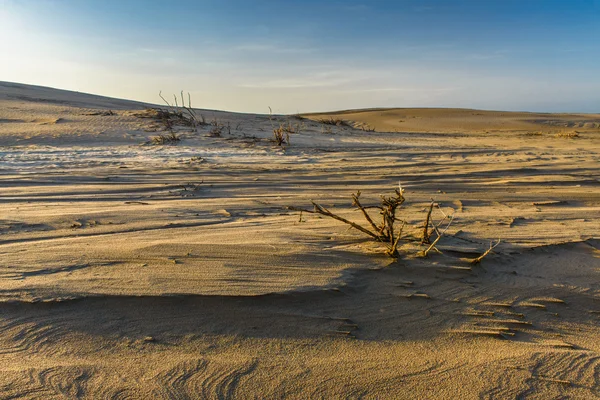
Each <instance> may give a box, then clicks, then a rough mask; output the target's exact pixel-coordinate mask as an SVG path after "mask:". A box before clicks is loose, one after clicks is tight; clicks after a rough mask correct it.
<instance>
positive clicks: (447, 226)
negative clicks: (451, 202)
mask: <svg viewBox="0 0 600 400" xmlns="http://www.w3.org/2000/svg"><path fill="white" fill-rule="evenodd" d="M440 211H441V209H440ZM442 214H443V211H442ZM446 218H449V221H448V224H447V225H446V227H445V228H444V230H443V231H441V232H440V231H439V230H438V227H439V224H438V225H437V226H435V225H434V229H435V231H436V233H437V237H436V238H435V240H434V241H433V243H431V244H430V245H429V247H428V248H427V249H426V250H424V251H422V252H421V253H420V254H419V255H420V256H421V257H427V255H428V254H429V252H430V251H431V250H435V251H437V252H438V253H441V251H440V250H439V249H438V248H437V247H435V245H436V244H437V243H438V242H439V241H440V239H441V238H442V236H443V235H444V233H446V231H447V230H448V228H450V225H451V224H452V221H453V219H454V216H452V215H450V216H447V215H446V214H444V219H442V221H445V220H446ZM440 224H441V222H440Z"/></svg>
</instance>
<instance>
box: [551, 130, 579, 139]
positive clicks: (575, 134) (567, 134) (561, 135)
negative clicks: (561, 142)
mask: <svg viewBox="0 0 600 400" xmlns="http://www.w3.org/2000/svg"><path fill="white" fill-rule="evenodd" d="M556 137H559V138H564V139H575V138H578V137H579V132H577V131H571V132H559V133H557V134H556Z"/></svg>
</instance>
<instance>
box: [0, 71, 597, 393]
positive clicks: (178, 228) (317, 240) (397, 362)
mask: <svg viewBox="0 0 600 400" xmlns="http://www.w3.org/2000/svg"><path fill="white" fill-rule="evenodd" d="M146 107H147V105H145V104H141V103H136V102H131V101H125V100H117V99H109V98H104V97H99V96H92V95H87V94H82V93H75V92H67V91H60V90H56V89H49V88H40V87H35V86H29V85H21V84H12V83H5V82H0V209H1V210H2V212H1V214H0V361H1V365H0V398H28V399H29V398H39V399H51V398H90V399H98V398H139V399H148V398H182V399H183V398H218V399H224V398H296V399H305V398H440V399H454V398H465V399H469V398H557V397H558V398H565V397H568V398H581V399H589V398H594V397H600V328H599V322H600V283H599V282H600V280H599V277H600V236H599V235H600V233H599V232H600V222H599V221H600V129H599V126H600V115H591V114H577V115H575V114H527V113H507V112H491V111H489V112H488V111H475V110H447V109H394V110H366V111H360V110H359V111H348V112H340V113H333V114H328V115H324V114H318V115H317V114H313V115H309V116H306V117H308V118H301V117H297V116H294V117H292V116H279V115H278V116H273V117H272V120H270V118H269V116H267V115H251V114H235V113H226V112H218V111H208V110H197V113H198V114H203V115H204V116H205V118H206V120H207V121H213V120H214V121H218V123H220V124H223V125H224V129H223V133H222V135H221V137H212V136H211V135H210V130H211V129H212V127H211V126H210V125H209V126H202V127H199V128H198V129H197V130H191V129H189V128H185V127H179V128H177V130H178V134H179V135H180V137H181V139H182V140H181V141H180V142H178V143H177V144H175V145H149V144H146V143H147V142H148V141H149V140H150V138H151V137H152V136H156V135H158V134H160V133H162V132H161V129H162V128H161V125H160V123H158V122H157V121H155V120H153V119H149V118H141V117H140V115H141V114H142V113H143V110H144V109H145V108H146ZM109 110H110V111H111V112H108V111H109ZM330 117H333V118H334V119H335V118H338V119H342V120H344V121H345V122H344V123H341V124H340V125H327V124H323V123H321V122H319V120H320V119H323V118H330ZM401 121H402V122H401ZM280 123H291V124H293V125H298V126H300V128H301V131H300V133H295V134H292V136H291V145H290V146H287V147H284V148H280V147H278V146H276V145H274V144H273V143H272V142H271V141H270V138H271V137H272V124H275V125H278V124H280ZM227 126H228V128H227ZM361 128H363V129H366V130H363V129H361ZM371 129H375V131H371ZM573 136H576V137H573ZM399 183H401V184H402V187H403V188H404V189H405V191H406V192H405V196H406V198H407V202H406V204H405V207H404V208H403V209H402V211H401V214H402V218H404V219H406V220H407V222H408V224H407V227H406V232H407V235H408V236H411V235H412V236H415V237H417V236H418V234H419V231H420V228H419V227H420V226H422V224H423V221H424V218H425V215H426V212H427V209H428V204H429V202H430V199H431V198H434V199H435V201H436V202H438V203H439V204H440V207H441V209H442V210H444V212H446V213H448V214H452V215H453V216H454V222H453V223H452V225H451V226H450V228H449V229H448V231H447V232H446V235H445V236H444V237H442V239H441V240H440V242H439V245H438V247H439V249H440V251H441V252H442V253H443V254H438V253H435V252H432V253H431V254H430V255H429V256H428V257H427V258H419V257H417V256H416V253H417V252H418V251H419V250H421V249H422V248H421V247H420V246H418V245H417V244H415V243H412V242H409V241H407V242H405V243H403V244H402V247H401V249H400V253H401V255H400V258H399V259H398V260H397V261H394V260H393V259H391V258H389V257H387V256H386V255H384V254H383V246H382V245H381V244H379V243H376V242H373V241H370V240H369V239H368V238H367V237H365V236H364V235H362V234H360V233H359V232H357V231H356V230H351V229H348V226H346V225H343V224H341V223H339V222H338V221H335V220H332V219H327V218H319V216H317V215H312V214H306V213H304V214H303V215H302V216H300V215H299V212H296V211H291V210H289V209H288V208H287V207H290V206H294V207H309V206H310V201H311V200H314V201H317V202H319V203H320V204H322V205H324V206H326V207H328V208H329V209H331V210H333V211H335V212H336V213H339V214H340V215H342V216H344V217H346V218H348V219H352V220H353V221H356V222H360V223H362V222H363V221H361V216H360V214H359V213H358V212H356V211H355V210H354V208H353V207H352V202H351V199H350V194H351V193H353V192H355V191H356V190H359V189H360V190H361V191H362V196H361V199H363V202H364V203H365V204H371V203H373V204H375V203H376V202H377V201H378V198H379V195H381V194H390V193H391V192H393V190H394V188H396V187H398V184H399ZM434 216H435V217H436V218H438V214H437V212H435V213H434ZM497 239H501V243H500V245H499V246H498V247H497V248H496V249H495V252H494V253H493V254H491V255H489V256H488V257H486V258H485V259H484V260H483V261H482V262H481V263H480V264H478V265H471V264H470V263H469V262H468V260H469V259H471V258H474V257H476V256H477V255H479V254H481V252H483V251H484V250H485V249H486V248H488V247H489V244H490V242H491V241H496V240H497Z"/></svg>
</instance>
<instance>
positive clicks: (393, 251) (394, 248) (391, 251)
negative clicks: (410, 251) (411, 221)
mask: <svg viewBox="0 0 600 400" xmlns="http://www.w3.org/2000/svg"><path fill="white" fill-rule="evenodd" d="M404 225H406V221H402V226H401V227H400V230H399V231H398V236H396V240H394V242H393V243H392V246H391V247H390V248H389V249H388V250H387V251H386V253H387V254H388V255H389V256H391V257H398V242H399V241H400V238H401V237H402V231H403V230H404Z"/></svg>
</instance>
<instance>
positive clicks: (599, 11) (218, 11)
mask: <svg viewBox="0 0 600 400" xmlns="http://www.w3.org/2000/svg"><path fill="white" fill-rule="evenodd" d="M0 35H1V37H2V38H3V39H2V41H0V52H1V53H2V54H3V57H2V62H1V63H0V80H5V81H16V82H23V83H31V84H38V85H44V86H52V87H57V88H64V89H70V90H78V91H82V92H91V93H97V94H102V95H108V96H114V97H122V98H129V99H137V100H144V101H149V102H159V101H160V99H159V97H158V92H159V90H162V91H163V93H179V91H180V90H182V89H183V90H185V91H189V92H191V94H192V99H193V102H194V104H193V105H194V106H196V107H205V108H212V109H224V110H233V111H247V112H261V113H264V112H267V111H268V107H269V106H271V107H272V108H273V110H274V111H275V112H278V113H295V112H307V111H323V110H336V109H348V108H364V107H418V106H424V107H470V108H481V109H502V110H527V111H581V112H600V73H599V71H600V0H563V1H557V0H519V1H517V0H461V1H459V0H457V1H450V0H447V1H442V0H421V1H417V0H397V1H388V0H380V1H378V0H373V1H353V0H347V1H341V0H340V1H338V0H335V1H325V0H323V1H315V0H303V1H284V0H280V1H274V0H256V1H251V0H246V1H244V0H231V1H228V0H220V1H218V0H199V1H191V0H179V1H177V2H170V1H169V2H167V1H151V0H148V1H141V0H130V1H128V0H121V1H116V0H104V1H86V0H79V1H75V0H54V1H51V0H22V1H19V0H0Z"/></svg>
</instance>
